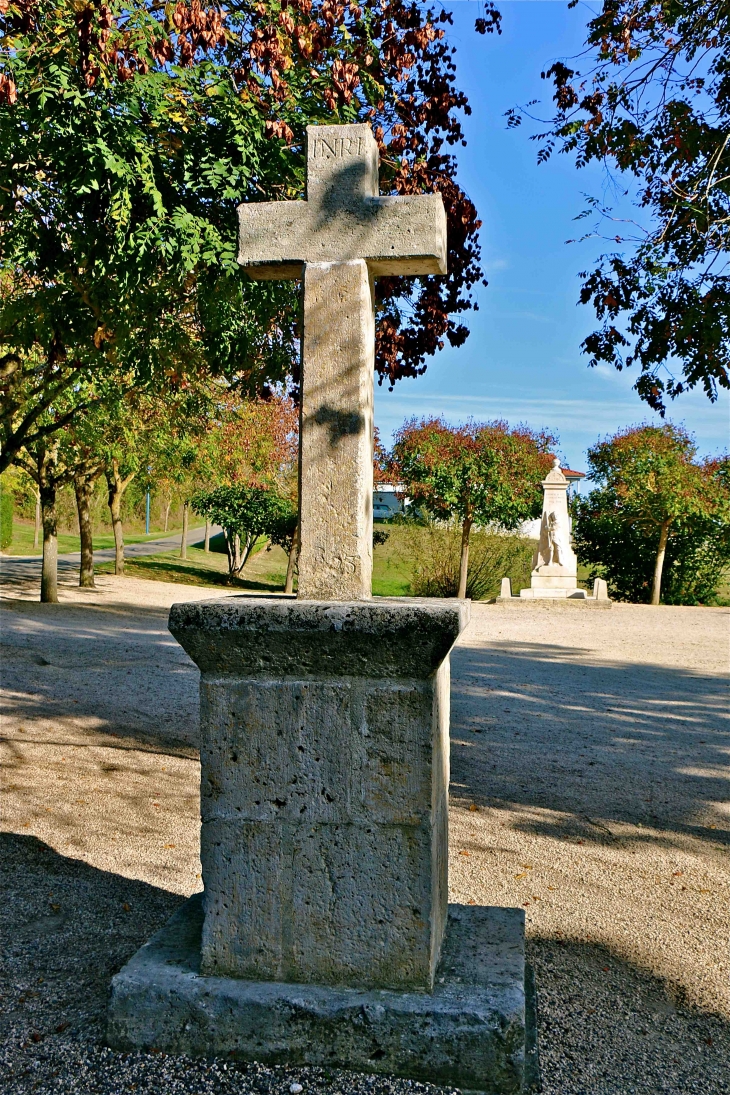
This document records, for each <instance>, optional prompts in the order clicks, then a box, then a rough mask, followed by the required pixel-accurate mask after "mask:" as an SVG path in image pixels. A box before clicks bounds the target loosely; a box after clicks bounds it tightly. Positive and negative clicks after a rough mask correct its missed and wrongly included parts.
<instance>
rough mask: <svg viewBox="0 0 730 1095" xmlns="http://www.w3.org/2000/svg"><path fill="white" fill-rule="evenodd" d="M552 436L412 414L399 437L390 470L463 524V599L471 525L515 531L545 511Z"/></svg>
mask: <svg viewBox="0 0 730 1095" xmlns="http://www.w3.org/2000/svg"><path fill="white" fill-rule="evenodd" d="M554 444H555V438H554V437H552V436H550V435H549V434H547V433H536V432H534V431H533V430H530V429H528V427H527V426H516V427H514V428H510V426H509V425H508V424H507V423H506V422H500V421H497V422H468V423H466V425H463V426H455V427H453V426H449V425H448V424H447V423H446V422H445V421H444V420H443V419H442V418H431V419H422V420H421V421H418V420H417V419H415V418H412V419H410V420H408V421H406V422H405V423H404V424H403V426H402V427H401V428H400V430H398V432H397V434H396V435H395V442H394V445H393V476H394V478H395V479H396V481H397V482H400V483H403V484H404V486H405V488H406V490H407V492H408V494H409V495H410V497H411V499H412V500H413V502H414V504H415V505H416V506H419V505H423V506H425V507H426V509H427V510H428V512H429V513H430V514H431V515H432V516H433V517H435V518H437V519H439V520H445V521H449V522H458V523H459V524H460V525H461V530H462V539H461V563H460V570H459V587H458V596H459V597H465V596H466V589H467V580H468V568H469V538H470V535H471V529H472V526H473V525H480V526H488V525H498V526H500V527H501V528H503V529H515V528H517V526H518V525H520V524H521V523H522V522H523V521H526V520H528V519H529V518H531V517H537V516H539V514H540V507H541V504H542V495H541V491H540V482H541V480H542V479H543V478H544V476H545V475H546V474H547V472H548V471H549V470H550V466H551V457H550V449H551V447H552V446H553V445H554Z"/></svg>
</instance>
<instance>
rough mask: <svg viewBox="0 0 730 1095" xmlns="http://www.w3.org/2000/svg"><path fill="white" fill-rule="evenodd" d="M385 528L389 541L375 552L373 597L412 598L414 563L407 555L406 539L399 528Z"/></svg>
mask: <svg viewBox="0 0 730 1095" xmlns="http://www.w3.org/2000/svg"><path fill="white" fill-rule="evenodd" d="M376 527H377V528H380V527H384V528H385V531H386V532H388V539H387V541H386V542H385V543H384V544H378V545H377V546H376V547H375V549H374V551H373V595H374V596H375V597H410V595H411V574H412V573H413V563H412V562H411V559H410V558H409V556H408V555H407V553H406V550H405V542H404V538H403V536H402V534H401V530H400V529H399V528H398V527H395V526H394V527H391V528H388V527H387V526H380V525H378V526H376Z"/></svg>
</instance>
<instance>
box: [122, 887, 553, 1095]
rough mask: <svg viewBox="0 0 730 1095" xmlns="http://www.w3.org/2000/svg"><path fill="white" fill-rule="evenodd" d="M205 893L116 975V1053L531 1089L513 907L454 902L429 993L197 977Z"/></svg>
mask: <svg viewBox="0 0 730 1095" xmlns="http://www.w3.org/2000/svg"><path fill="white" fill-rule="evenodd" d="M202 898H203V895H202V894H196V895H195V896H194V897H191V898H190V899H189V900H188V901H187V902H186V903H185V904H184V905H183V906H182V908H180V909H179V910H178V911H177V912H176V913H175V914H174V916H173V917H172V918H171V919H170V920H169V921H168V923H167V924H166V925H165V927H164V928H163V929H162V930H161V931H159V932H158V933H157V935H155V936H154V937H153V938H152V939H151V940H150V941H149V942H148V943H146V944H145V945H144V946H143V947H142V948H141V949H140V950H139V951H138V952H137V953H136V954H135V955H134V957H133V958H132V959H131V960H130V961H129V962H128V963H127V965H126V966H125V967H124V968H123V969H122V970H121V972H120V973H118V974H117V975H116V977H115V978H114V979H113V981H112V997H111V1003H110V1006H109V1015H108V1028H107V1041H108V1044H109V1045H110V1046H111V1047H112V1048H113V1049H117V1050H144V1051H149V1050H153V1049H154V1050H160V1051H162V1052H166V1053H185V1054H188V1055H190V1056H204V1057H214V1056H215V1057H228V1058H233V1059H239V1060H257V1061H261V1062H263V1063H267V1064H288V1065H297V1064H302V1065H318V1066H331V1067H339V1068H348V1069H353V1070H355V1071H360V1072H366V1073H386V1074H391V1075H397V1076H405V1077H410V1078H412V1079H418V1080H423V1081H427V1082H430V1083H433V1084H443V1085H455V1086H459V1087H461V1088H462V1089H471V1090H472V1091H478V1092H484V1093H485V1095H517V1093H522V1092H526V1091H530V1090H534V1085H535V1083H536V1076H537V1048H536V1040H535V1021H534V999H533V998H532V995H531V993H530V991H529V986H530V985H531V979H530V977H529V971H528V976H527V983H528V992H527V993H526V990H525V984H526V967H525V953H524V913H523V912H522V910H521V909H503V908H485V907H481V906H467V905H450V906H449V917H448V926H447V931H446V937H445V941H444V947H443V951H442V957H441V962H440V965H439V969H438V973H437V978H436V986H435V988H434V991H433V993H425V992H393V991H385V990H361V989H348V988H336V987H329V986H327V987H324V986H318V985H300V984H287V983H282V982H273V981H245V980H239V979H236V978H229V977H203V976H201V975H200V972H199V970H200V938H201V928H202V923H203V901H202Z"/></svg>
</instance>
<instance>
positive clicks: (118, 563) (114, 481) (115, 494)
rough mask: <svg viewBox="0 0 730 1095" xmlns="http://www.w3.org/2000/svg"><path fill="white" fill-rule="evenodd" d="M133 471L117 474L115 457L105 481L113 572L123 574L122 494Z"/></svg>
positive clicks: (131, 478)
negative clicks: (127, 473) (112, 541)
mask: <svg viewBox="0 0 730 1095" xmlns="http://www.w3.org/2000/svg"><path fill="white" fill-rule="evenodd" d="M134 476H135V473H134V472H130V474H129V475H127V476H126V477H125V478H124V479H123V478H122V477H121V475H120V474H119V461H118V460H117V459H116V458H115V459H113V460H112V462H111V470H109V469H108V470H107V473H106V481H107V486H108V487H109V495H108V500H109V512H110V514H111V519H112V529H113V531H114V573H115V574H124V530H123V528H122V495H123V494H124V492H125V490H126V489H127V487H128V486H129V484H130V483H131V482H132V480H133V479H134Z"/></svg>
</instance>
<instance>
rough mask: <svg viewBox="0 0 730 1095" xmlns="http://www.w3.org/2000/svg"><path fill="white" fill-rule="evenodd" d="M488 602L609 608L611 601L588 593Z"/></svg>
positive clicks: (549, 606)
mask: <svg viewBox="0 0 730 1095" xmlns="http://www.w3.org/2000/svg"><path fill="white" fill-rule="evenodd" d="M489 604H493V605H522V606H523V607H528V608H529V607H533V606H534V605H536V604H539V605H540V608H552V607H553V606H555V607H558V608H562V607H563V606H565V605H580V606H582V607H583V608H611V606H612V605H613V601H609V600H608V599H606V598H601V599H599V598H596V597H591V596H590V594H589V595H588V596H586V597H495V598H494V600H492V601H489Z"/></svg>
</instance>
